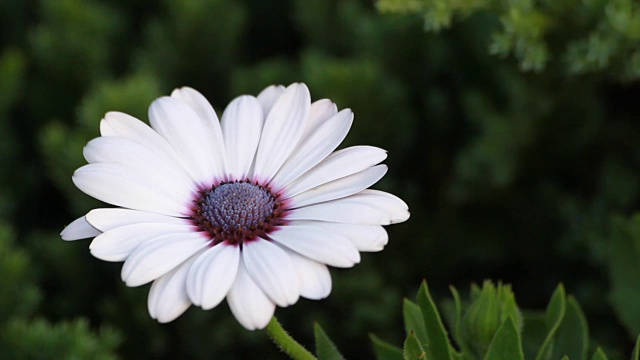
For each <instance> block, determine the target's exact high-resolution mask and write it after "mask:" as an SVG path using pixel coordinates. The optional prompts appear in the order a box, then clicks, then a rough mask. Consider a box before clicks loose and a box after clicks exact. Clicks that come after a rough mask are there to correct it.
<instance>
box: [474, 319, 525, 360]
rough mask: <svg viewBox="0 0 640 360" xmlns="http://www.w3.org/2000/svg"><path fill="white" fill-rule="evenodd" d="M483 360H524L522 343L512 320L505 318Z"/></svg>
mask: <svg viewBox="0 0 640 360" xmlns="http://www.w3.org/2000/svg"><path fill="white" fill-rule="evenodd" d="M484 359H485V360H524V352H522V342H521V340H520V334H519V333H518V329H516V326H515V325H514V324H513V319H512V318H511V317H507V318H506V319H505V320H504V321H503V322H502V325H500V327H499V328H498V331H496V335H495V336H494V338H493V341H491V345H489V350H487V355H486V356H485V358H484Z"/></svg>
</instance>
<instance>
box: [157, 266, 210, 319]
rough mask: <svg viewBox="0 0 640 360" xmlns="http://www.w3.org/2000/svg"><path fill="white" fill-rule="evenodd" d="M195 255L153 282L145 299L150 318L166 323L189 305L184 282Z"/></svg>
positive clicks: (180, 313)
mask: <svg viewBox="0 0 640 360" xmlns="http://www.w3.org/2000/svg"><path fill="white" fill-rule="evenodd" d="M197 257H198V255H197V254H196V255H193V256H192V257H191V258H189V259H188V260H187V261H185V262H183V263H182V264H180V265H178V266H177V267H176V268H175V269H173V270H171V271H169V272H168V273H166V274H164V275H162V276H161V277H160V278H158V279H156V280H155V281H154V282H153V284H152V285H151V289H150V290H149V297H148V299H147V307H148V308H149V315H151V318H152V319H156V320H158V322H161V323H168V322H170V321H173V320H175V319H176V318H177V317H178V316H180V315H182V313H184V312H185V311H186V310H187V309H188V308H189V306H191V301H189V297H188V296H187V291H186V287H185V283H186V281H187V273H188V272H189V269H190V268H191V264H193V262H194V261H195V259H196V258H197Z"/></svg>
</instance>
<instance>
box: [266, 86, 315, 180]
mask: <svg viewBox="0 0 640 360" xmlns="http://www.w3.org/2000/svg"><path fill="white" fill-rule="evenodd" d="M310 106H311V96H310V95H309V89H307V86H306V85H304V84H292V85H290V86H289V87H288V88H287V89H286V90H285V91H284V93H283V94H282V96H280V97H279V98H278V100H277V101H276V103H275V104H274V105H273V108H272V109H271V112H269V115H268V116H267V119H266V120H265V123H264V128H263V129H262V136H261V137H260V144H259V145H258V152H257V154H256V162H255V170H254V178H256V179H257V180H258V181H260V182H263V183H266V182H269V180H271V178H272V177H273V176H274V175H275V174H276V172H278V169H280V166H282V164H283V163H284V162H285V160H287V157H289V155H290V154H291V151H293V149H294V148H295V146H296V145H297V144H298V141H299V140H300V136H302V132H303V131H304V128H305V126H306V123H307V120H308V118H309V107H310Z"/></svg>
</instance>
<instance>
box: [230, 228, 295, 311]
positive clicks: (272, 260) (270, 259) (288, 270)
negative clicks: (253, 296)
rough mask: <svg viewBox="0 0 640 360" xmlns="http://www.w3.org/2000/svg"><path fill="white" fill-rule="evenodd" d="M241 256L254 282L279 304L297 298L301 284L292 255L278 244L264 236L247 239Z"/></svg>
mask: <svg viewBox="0 0 640 360" xmlns="http://www.w3.org/2000/svg"><path fill="white" fill-rule="evenodd" d="M242 258H243V260H244V264H245V266H246V267H247V271H248V272H249V275H250V276H251V278H252V279H253V281H255V282H256V284H258V286H260V288H261V289H262V291H264V292H265V294H267V296H269V298H270V299H271V300H272V301H273V302H275V303H276V304H278V306H283V307H284V306H288V305H292V304H294V303H295V302H296V301H298V297H299V296H300V286H299V284H298V279H297V275H296V270H295V267H294V266H293V262H292V261H291V258H290V257H289V256H288V255H287V254H286V253H285V252H284V250H282V249H280V248H279V247H278V246H277V245H275V244H272V243H271V242H269V241H267V240H263V239H258V240H255V241H249V242H245V243H244V245H243V248H242Z"/></svg>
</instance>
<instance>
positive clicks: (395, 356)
mask: <svg viewBox="0 0 640 360" xmlns="http://www.w3.org/2000/svg"><path fill="white" fill-rule="evenodd" d="M369 339H371V342H372V343H373V351H374V353H375V354H376V359H378V360H402V359H403V355H402V349H400V348H399V347H397V346H395V345H391V344H389V343H388V342H386V341H384V340H382V339H380V338H379V337H377V336H375V335H373V334H369Z"/></svg>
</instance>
